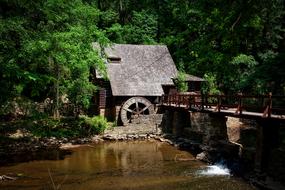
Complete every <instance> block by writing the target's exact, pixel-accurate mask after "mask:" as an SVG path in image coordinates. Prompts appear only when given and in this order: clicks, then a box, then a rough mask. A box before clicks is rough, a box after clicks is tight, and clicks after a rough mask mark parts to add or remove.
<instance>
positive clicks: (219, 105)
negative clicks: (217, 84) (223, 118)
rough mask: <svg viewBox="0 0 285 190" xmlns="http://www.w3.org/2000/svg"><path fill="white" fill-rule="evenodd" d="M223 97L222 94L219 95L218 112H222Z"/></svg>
mask: <svg viewBox="0 0 285 190" xmlns="http://www.w3.org/2000/svg"><path fill="white" fill-rule="evenodd" d="M221 105H222V98H221V95H219V96H218V112H221Z"/></svg>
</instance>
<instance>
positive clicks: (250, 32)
mask: <svg viewBox="0 0 285 190" xmlns="http://www.w3.org/2000/svg"><path fill="white" fill-rule="evenodd" d="M284 6H285V1H284V0H271V1H267V0H233V1H224V0H212V1H208V0H191V1H185V0H144V1H139V0H72V1H70V0H0V12H1V17H0V33H1V41H0V49H1V50H0V68H1V69H0V94H1V95H0V105H2V107H3V106H4V105H5V103H6V102H9V101H10V100H12V99H15V97H22V98H25V99H27V100H32V101H38V102H41V101H44V100H45V99H46V98H48V97H49V98H51V99H54V100H55V102H56V105H57V107H58V106H59V104H60V100H59V99H58V98H57V99H56V98H55V97H60V96H61V95H64V94H67V95H68V98H69V99H70V101H71V102H73V103H75V104H80V105H82V106H83V107H86V108H87V107H88V106H89V105H90V99H91V97H92V95H93V93H94V91H95V90H96V86H94V85H93V84H92V83H91V82H90V80H89V73H90V68H92V67H96V68H99V69H100V70H101V71H104V63H103V61H102V59H101V57H100V56H99V55H100V52H96V51H94V50H92V47H91V42H95V41H96V42H99V43H100V44H101V45H102V46H106V45H108V44H110V43H130V44H166V45H167V46H168V48H169V50H170V52H171V54H172V56H173V58H174V61H175V63H176V64H177V66H178V68H179V70H180V71H181V72H185V73H189V74H192V75H197V76H200V77H204V78H205V79H207V80H208V84H209V86H208V91H209V92H210V93H225V94H235V93H237V92H243V93H247V94H265V93H268V92H272V93H273V94H283V95H284V94H285V63H284V62H285V39H284V37H285V8H284Z"/></svg>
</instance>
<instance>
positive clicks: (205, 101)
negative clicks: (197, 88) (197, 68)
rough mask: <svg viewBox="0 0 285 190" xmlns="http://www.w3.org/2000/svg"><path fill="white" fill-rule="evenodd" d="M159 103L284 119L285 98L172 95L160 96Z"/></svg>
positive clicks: (238, 95) (242, 95) (268, 96)
mask: <svg viewBox="0 0 285 190" xmlns="http://www.w3.org/2000/svg"><path fill="white" fill-rule="evenodd" d="M161 103H162V104H164V105H167V106H172V107H182V108H186V109H196V110H212V111H215V112H220V111H221V110H222V111H224V112H225V111H226V110H231V111H233V110H234V111H235V114H243V112H251V113H261V114H262V117H271V115H272V114H275V115H284V117H285V96H273V95H272V94H271V93H269V94H268V95H244V94H237V95H203V94H173V95H164V96H162V99H161Z"/></svg>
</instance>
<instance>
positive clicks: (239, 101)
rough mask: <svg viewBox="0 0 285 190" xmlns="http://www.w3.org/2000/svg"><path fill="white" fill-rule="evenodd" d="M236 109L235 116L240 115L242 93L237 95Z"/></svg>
mask: <svg viewBox="0 0 285 190" xmlns="http://www.w3.org/2000/svg"><path fill="white" fill-rule="evenodd" d="M237 96H238V107H237V110H236V112H235V113H236V114H239V115H241V114H242V98H243V97H242V96H243V95H242V93H238V95H237Z"/></svg>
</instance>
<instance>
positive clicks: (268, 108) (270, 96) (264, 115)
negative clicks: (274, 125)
mask: <svg viewBox="0 0 285 190" xmlns="http://www.w3.org/2000/svg"><path fill="white" fill-rule="evenodd" d="M271 112H272V93H271V92H269V94H268V101H267V106H266V108H265V110H264V112H263V117H266V114H267V117H271Z"/></svg>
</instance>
